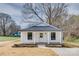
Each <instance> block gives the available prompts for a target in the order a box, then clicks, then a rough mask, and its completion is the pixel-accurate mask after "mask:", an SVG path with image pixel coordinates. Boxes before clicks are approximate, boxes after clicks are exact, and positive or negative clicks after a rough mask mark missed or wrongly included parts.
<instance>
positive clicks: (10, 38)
mask: <svg viewBox="0 0 79 59" xmlns="http://www.w3.org/2000/svg"><path fill="white" fill-rule="evenodd" d="M18 39H19V37H12V36H11V37H10V36H0V41H13V40H18Z"/></svg>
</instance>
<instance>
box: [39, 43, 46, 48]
mask: <svg viewBox="0 0 79 59" xmlns="http://www.w3.org/2000/svg"><path fill="white" fill-rule="evenodd" d="M45 46H46V45H45V44H38V47H39V48H44V47H45Z"/></svg>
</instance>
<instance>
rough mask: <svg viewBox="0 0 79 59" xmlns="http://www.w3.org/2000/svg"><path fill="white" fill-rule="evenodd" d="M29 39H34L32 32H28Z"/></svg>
mask: <svg viewBox="0 0 79 59" xmlns="http://www.w3.org/2000/svg"><path fill="white" fill-rule="evenodd" d="M28 40H32V32H28Z"/></svg>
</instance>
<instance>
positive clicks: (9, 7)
mask: <svg viewBox="0 0 79 59" xmlns="http://www.w3.org/2000/svg"><path fill="white" fill-rule="evenodd" d="M23 5H24V4H23V3H2V4H1V3H0V13H2V12H3V13H7V14H9V15H11V17H12V19H13V20H14V21H15V22H16V23H17V24H18V25H19V24H22V19H23V17H22V7H23ZM68 13H69V14H75V15H79V4H77V3H76V4H69V7H68Z"/></svg>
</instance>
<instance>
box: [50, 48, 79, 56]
mask: <svg viewBox="0 0 79 59" xmlns="http://www.w3.org/2000/svg"><path fill="white" fill-rule="evenodd" d="M50 49H52V50H53V51H55V52H56V53H57V54H58V55H59V56H79V48H50Z"/></svg>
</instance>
